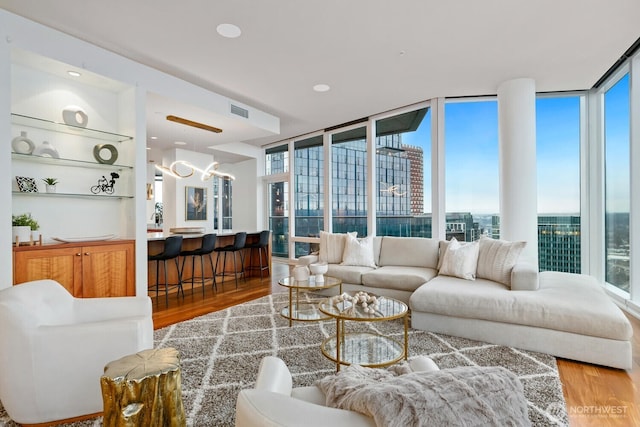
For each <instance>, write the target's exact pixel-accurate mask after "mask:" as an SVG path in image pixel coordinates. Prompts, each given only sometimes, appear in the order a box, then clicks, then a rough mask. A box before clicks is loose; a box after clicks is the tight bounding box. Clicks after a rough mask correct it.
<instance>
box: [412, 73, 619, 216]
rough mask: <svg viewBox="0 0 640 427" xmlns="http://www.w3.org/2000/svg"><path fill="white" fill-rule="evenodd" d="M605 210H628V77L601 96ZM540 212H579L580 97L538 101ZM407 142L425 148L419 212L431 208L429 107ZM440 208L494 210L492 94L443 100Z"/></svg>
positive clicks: (495, 145)
mask: <svg viewBox="0 0 640 427" xmlns="http://www.w3.org/2000/svg"><path fill="white" fill-rule="evenodd" d="M605 102H606V108H605V112H606V113H605V121H606V126H605V128H606V131H605V137H606V143H607V149H606V156H607V162H608V163H607V164H608V168H607V179H606V181H607V184H608V185H607V196H608V198H607V202H608V209H607V210H608V211H624V210H625V209H626V210H627V211H628V209H629V207H628V179H629V171H628V159H629V147H628V141H629V86H628V77H625V78H624V79H622V80H621V81H620V83H619V84H618V85H616V86H614V87H613V88H612V89H611V90H609V92H608V93H607V94H606V96H605ZM536 116H537V120H536V140H537V153H536V155H537V163H538V170H537V173H538V213H561V214H562V213H564V214H566V213H571V214H575V213H579V212H580V99H579V97H576V96H567V97H560V98H555V97H554V98H538V100H537V101H536ZM403 142H404V143H406V144H411V145H417V146H421V147H422V148H423V150H424V152H425V161H424V165H425V178H424V188H425V195H424V197H425V211H426V212H430V211H431V187H430V186H431V176H430V167H431V160H430V157H431V155H430V154H431V148H430V145H431V114H430V113H429V114H428V115H427V116H426V117H425V119H424V120H423V122H422V124H421V126H420V128H419V129H418V130H417V131H416V132H412V133H406V134H403ZM445 167H446V176H445V180H446V184H445V185H446V196H445V197H446V210H447V211H448V212H454V211H470V212H472V213H496V212H498V209H499V200H498V186H499V183H498V169H499V168H498V105H497V101H495V100H491V101H476V102H451V103H446V104H445Z"/></svg>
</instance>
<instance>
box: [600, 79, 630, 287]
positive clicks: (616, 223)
mask: <svg viewBox="0 0 640 427" xmlns="http://www.w3.org/2000/svg"><path fill="white" fill-rule="evenodd" d="M629 101H630V99H629V74H625V75H624V76H623V77H622V78H620V79H619V80H618V81H617V82H616V83H615V84H614V85H613V86H612V87H610V88H609V89H608V90H607V91H606V92H605V94H604V140H605V143H604V146H605V206H604V207H605V209H604V210H605V253H606V268H605V279H606V281H607V283H610V284H611V285H614V286H616V287H617V288H619V289H621V290H623V291H626V292H629V249H630V245H629V205H630V194H631V193H630V181H629V164H630V150H629V142H630V108H629V105H630V104H629Z"/></svg>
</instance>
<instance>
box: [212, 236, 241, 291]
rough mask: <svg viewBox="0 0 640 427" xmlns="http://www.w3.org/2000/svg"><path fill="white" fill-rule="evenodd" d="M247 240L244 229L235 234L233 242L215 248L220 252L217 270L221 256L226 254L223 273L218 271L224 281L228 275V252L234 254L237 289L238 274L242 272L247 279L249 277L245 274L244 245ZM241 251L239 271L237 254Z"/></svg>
mask: <svg viewBox="0 0 640 427" xmlns="http://www.w3.org/2000/svg"><path fill="white" fill-rule="evenodd" d="M246 242H247V233H245V232H244V231H242V232H239V233H236V234H235V236H233V244H231V245H226V246H220V247H217V248H215V249H214V251H215V252H217V253H218V258H217V259H216V272H217V271H218V262H219V261H220V256H221V255H222V254H224V260H223V263H222V273H216V274H217V275H218V276H222V282H224V276H225V275H227V273H226V269H227V254H228V253H231V254H233V275H234V276H235V278H236V289H237V288H238V274H241V275H242V276H243V278H244V280H245V281H246V280H247V278H246V276H245V274H244V255H243V250H244V245H245V243H246ZM238 252H240V271H238V267H237V265H236V254H237V253H238Z"/></svg>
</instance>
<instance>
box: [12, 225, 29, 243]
mask: <svg viewBox="0 0 640 427" xmlns="http://www.w3.org/2000/svg"><path fill="white" fill-rule="evenodd" d="M11 232H12V237H13V243H15V242H16V238H18V242H19V243H26V242H30V241H31V227H29V226H28V225H14V226H13V227H12V228H11Z"/></svg>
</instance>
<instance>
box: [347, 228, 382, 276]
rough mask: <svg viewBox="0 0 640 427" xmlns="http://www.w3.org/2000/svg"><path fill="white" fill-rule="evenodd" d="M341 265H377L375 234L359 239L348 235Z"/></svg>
mask: <svg viewBox="0 0 640 427" xmlns="http://www.w3.org/2000/svg"><path fill="white" fill-rule="evenodd" d="M340 265H357V266H361V267H374V268H375V267H376V262H375V261H374V259H373V236H369V237H365V238H364V239H357V238H356V237H355V236H353V235H351V234H349V235H347V239H346V242H345V244H344V253H343V254H342V263H340Z"/></svg>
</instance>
